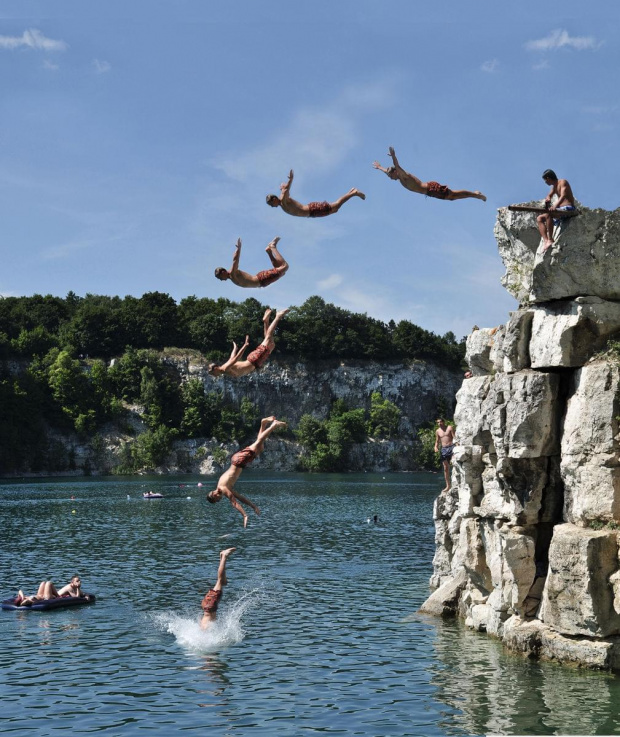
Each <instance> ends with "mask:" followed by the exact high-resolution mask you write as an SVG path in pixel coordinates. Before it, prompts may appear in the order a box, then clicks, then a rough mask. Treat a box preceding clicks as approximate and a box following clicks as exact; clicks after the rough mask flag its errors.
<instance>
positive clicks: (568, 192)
mask: <svg viewBox="0 0 620 737" xmlns="http://www.w3.org/2000/svg"><path fill="white" fill-rule="evenodd" d="M542 178H543V179H544V180H545V182H546V183H547V184H550V185H551V192H549V194H548V195H547V197H546V198H545V207H546V208H547V209H548V210H549V212H545V213H543V214H542V215H539V216H538V217H537V218H536V222H537V223H538V232H539V233H540V237H541V238H542V239H543V247H542V252H543V253H545V251H546V250H547V249H548V248H551V246H552V245H553V226H554V225H558V224H559V222H560V220H561V219H562V217H564V216H563V215H562V212H570V211H571V210H574V209H575V198H574V196H573V190H572V189H571V188H570V184H569V183H568V181H567V180H566V179H558V177H557V175H556V173H555V172H554V171H553V169H545V171H544V172H543V175H542ZM554 196H555V197H557V199H556V201H555V203H554V205H553V207H551V199H552V197H554ZM554 215H555V218H554Z"/></svg>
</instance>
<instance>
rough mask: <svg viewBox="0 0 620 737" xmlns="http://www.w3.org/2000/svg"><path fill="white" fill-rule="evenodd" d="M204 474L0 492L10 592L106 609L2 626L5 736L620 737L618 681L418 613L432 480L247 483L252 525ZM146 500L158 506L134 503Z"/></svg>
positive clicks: (427, 558)
mask: <svg viewBox="0 0 620 737" xmlns="http://www.w3.org/2000/svg"><path fill="white" fill-rule="evenodd" d="M200 480H201V479H199V478H197V477H192V478H189V477H184V478H179V477H174V478H170V477H168V478H161V477H158V478H144V477H142V478H131V479H125V478H112V479H110V478H108V479H86V480H83V479H80V480H75V479H72V480H57V479H54V480H46V481H34V482H31V481H25V482H22V483H14V482H11V483H8V482H4V483H0V515H1V522H2V524H1V525H0V551H1V558H0V581H1V583H2V592H0V593H2V594H3V596H2V598H6V597H8V596H11V595H13V593H14V592H15V590H16V589H17V588H18V587H22V588H24V589H25V590H26V591H27V592H29V593H31V592H34V591H35V590H36V587H37V585H38V582H39V581H40V580H42V579H46V578H51V579H53V580H54V582H56V583H57V584H59V585H62V584H64V583H66V582H68V580H69V578H70V577H71V575H72V574H73V573H74V572H79V573H80V574H81V576H82V582H83V588H84V589H85V590H86V591H91V592H93V593H96V594H97V597H98V599H97V602H96V603H95V604H94V605H91V606H86V607H80V608H76V609H65V610H56V611H52V612H23V611H19V612H0V628H1V637H0V676H1V677H0V698H1V702H0V704H1V705H0V709H1V712H0V713H1V716H2V720H1V721H0V732H2V733H11V732H13V733H17V732H18V731H23V730H25V731H26V732H28V733H30V734H37V735H59V734H65V733H68V732H69V731H71V732H73V733H77V734H87V733H92V732H98V733H101V732H102V733H104V734H106V735H141V734H144V733H145V732H148V733H149V734H150V733H161V734H166V735H170V734H201V735H205V734H208V735H210V736H215V737H217V736H219V735H222V736H228V735H230V736H234V735H252V736H254V735H261V736H262V735H265V736H267V735H268V736H269V737H278V736H280V735H295V736H297V735H312V734H316V733H322V734H326V735H364V736H365V735H372V736H375V737H387V736H388V735H395V736H396V735H397V736H398V737H403V736H404V735H462V734H486V733H495V734H616V733H618V731H619V730H620V679H618V678H616V677H614V676H610V675H606V674H600V673H592V672H588V671H578V670H572V669H569V668H564V667H561V666H558V665H553V664H544V663H535V662H529V661H527V660H524V659H522V658H520V657H518V656H513V655H510V654H507V653H505V652H504V651H503V649H502V647H501V646H500V645H499V644H498V643H497V642H495V641H493V640H491V639H490V638H487V637H486V636H485V635H480V634H477V633H473V632H470V631H468V630H466V629H465V628H464V627H462V626H461V625H459V624H458V623H454V622H450V623H445V622H441V621H437V620H434V619H432V618H426V617H421V616H418V615H415V612H416V610H417V609H418V607H419V606H420V604H421V603H422V601H423V600H424V599H425V598H426V596H427V595H428V593H429V592H428V578H429V575H430V573H431V560H432V556H433V551H434V542H433V537H434V530H433V524H432V503H433V498H434V496H435V495H436V493H437V492H438V491H439V489H440V484H441V479H440V477H439V476H436V475H431V474H403V475H397V474H387V475H386V476H382V475H371V474H363V475H356V476H353V475H343V476H339V475H305V474H268V473H259V472H253V471H251V470H249V471H247V472H246V473H245V474H244V475H243V477H242V479H241V481H240V482H239V484H238V489H239V491H241V492H242V493H243V494H244V495H246V496H248V497H250V498H251V499H252V500H253V501H255V502H256V503H257V504H258V505H259V506H260V507H261V509H262V516H261V517H260V518H257V517H255V516H254V515H253V514H251V516H250V521H249V525H248V528H247V529H246V530H244V529H243V528H242V524H241V516H240V515H239V514H238V513H237V512H235V511H234V510H232V508H231V507H230V505H229V504H228V503H227V502H225V501H222V502H221V503H220V504H217V505H215V506H214V505H210V504H208V503H207V502H206V500H205V491H207V490H208V489H209V488H210V485H209V481H208V480H206V479H204V478H203V479H202V481H203V483H204V484H205V487H204V488H203V489H199V488H197V483H198V481H200ZM181 484H186V485H185V486H184V487H181V486H180V485H181ZM146 490H153V491H159V492H161V493H162V494H164V496H165V498H164V499H162V500H151V501H146V500H143V499H142V493H143V492H144V491H146ZM71 496H74V497H75V499H74V500H72V499H71ZM188 497H191V499H188ZM375 514H378V515H379V518H380V524H378V525H375V524H373V523H372V521H371V522H370V523H369V522H368V520H369V518H372V517H373V515H375ZM230 546H236V547H237V552H236V553H235V554H234V555H233V556H232V557H231V558H230V560H229V565H228V579H229V584H228V586H227V587H226V589H225V592H224V597H223V599H222V602H221V604H220V608H219V612H218V621H217V623H216V625H215V626H214V627H213V628H212V629H211V630H209V631H206V632H205V631H202V630H200V629H199V627H198V618H199V612H200V610H199V604H200V599H201V597H202V595H203V594H204V592H205V591H206V589H207V588H208V585H209V584H212V583H214V581H215V574H216V570H217V565H218V552H219V550H220V549H222V548H225V547H230Z"/></svg>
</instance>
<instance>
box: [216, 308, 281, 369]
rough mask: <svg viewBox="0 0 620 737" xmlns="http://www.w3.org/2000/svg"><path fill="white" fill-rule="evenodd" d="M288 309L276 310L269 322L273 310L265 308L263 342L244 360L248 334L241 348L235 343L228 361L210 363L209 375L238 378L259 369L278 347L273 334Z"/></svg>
mask: <svg viewBox="0 0 620 737" xmlns="http://www.w3.org/2000/svg"><path fill="white" fill-rule="evenodd" d="M288 311H289V308H288V307H287V308H286V309H285V310H280V311H279V312H276V316H275V317H274V318H273V320H272V322H271V323H269V316H270V315H271V310H265V314H264V315H263V330H264V333H265V337H264V338H263V342H262V343H261V344H260V345H259V346H257V347H256V348H255V349H254V350H253V351H251V353H249V354H248V357H247V359H246V360H245V361H242V360H241V357H242V356H243V353H244V351H245V349H246V348H247V347H248V345H249V338H248V336H247V335H246V336H245V343H244V344H243V345H242V346H241V348H239V349H237V344H236V343H233V349H232V352H231V354H230V358H229V359H228V361H226V363H223V364H222V365H221V366H218V365H217V364H216V363H210V364H209V366H208V367H207V371H208V372H209V375H210V376H222V375H223V374H226V375H227V376H234V377H235V378H236V379H238V378H239V377H240V376H247V375H248V374H251V373H252V372H253V371H258V370H259V369H260V368H262V366H263V364H265V363H266V362H267V360H268V359H269V356H270V355H271V352H272V351H273V349H274V348H275V347H276V343H275V341H274V339H273V334H274V333H275V330H276V327H277V325H278V323H279V322H280V320H281V319H282V318H283V317H284V315H286V313H287V312H288Z"/></svg>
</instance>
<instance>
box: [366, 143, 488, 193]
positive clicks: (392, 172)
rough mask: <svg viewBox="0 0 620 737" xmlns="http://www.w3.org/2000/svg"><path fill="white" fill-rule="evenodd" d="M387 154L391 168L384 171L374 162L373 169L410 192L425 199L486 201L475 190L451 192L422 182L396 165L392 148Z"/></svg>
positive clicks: (442, 185) (439, 186)
mask: <svg viewBox="0 0 620 737" xmlns="http://www.w3.org/2000/svg"><path fill="white" fill-rule="evenodd" d="M388 154H389V156H391V157H392V162H393V164H394V165H393V166H390V167H388V168H387V169H384V168H383V167H382V166H381V164H380V163H379V162H378V161H374V162H373V166H374V167H375V169H379V171H383V172H385V173H386V174H387V175H388V177H389V178H390V179H397V180H398V181H399V182H400V183H401V184H402V185H403V187H404V188H405V189H408V190H409V191H410V192H415V193H416V194H424V195H426V196H427V197H434V198H435V199H437V200H463V199H465V198H466V197H474V198H475V199H477V200H483V201H484V202H486V201H487V198H486V197H485V196H484V195H483V194H482V192H478V191H477V190H476V191H475V192H470V191H469V190H468V189H454V190H453V189H450V188H449V187H447V186H446V185H445V184H439V183H438V182H423V181H421V180H420V179H418V178H417V177H415V176H414V175H413V174H410V173H409V172H408V171H405V170H404V169H403V168H402V166H401V165H400V164H399V163H398V159H397V158H396V152H395V151H394V149H393V148H392V146H390V149H389V151H388Z"/></svg>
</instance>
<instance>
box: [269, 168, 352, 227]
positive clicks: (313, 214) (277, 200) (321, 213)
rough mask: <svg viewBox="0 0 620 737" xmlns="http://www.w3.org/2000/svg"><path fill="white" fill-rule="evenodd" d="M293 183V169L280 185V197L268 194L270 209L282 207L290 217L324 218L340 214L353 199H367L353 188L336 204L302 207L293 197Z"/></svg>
mask: <svg viewBox="0 0 620 737" xmlns="http://www.w3.org/2000/svg"><path fill="white" fill-rule="evenodd" d="M292 183H293V170H292V169H291V171H290V172H289V175H288V179H287V181H286V182H284V183H283V184H281V185H280V197H278V195H276V194H268V195H267V204H268V205H269V206H270V207H281V208H282V209H283V210H284V212H286V213H287V214H288V215H294V216H295V217H298V218H323V217H326V216H327V215H333V214H334V213H335V212H338V210H340V208H341V207H342V206H343V205H344V203H345V202H347V201H348V200H350V199H351V197H360V198H361V199H362V200H365V199H366V195H365V194H364V193H363V192H360V191H359V189H355V188H353V189H350V190H349V191H348V192H347V193H346V194H343V195H342V197H340V198H339V199H337V200H336V201H335V202H326V201H325V202H309V203H308V204H307V205H302V204H301V202H297V200H294V199H293V198H292V197H291V184H292Z"/></svg>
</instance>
